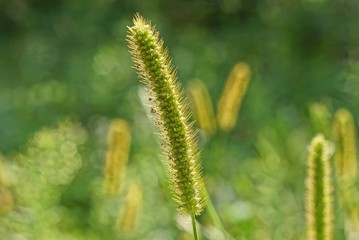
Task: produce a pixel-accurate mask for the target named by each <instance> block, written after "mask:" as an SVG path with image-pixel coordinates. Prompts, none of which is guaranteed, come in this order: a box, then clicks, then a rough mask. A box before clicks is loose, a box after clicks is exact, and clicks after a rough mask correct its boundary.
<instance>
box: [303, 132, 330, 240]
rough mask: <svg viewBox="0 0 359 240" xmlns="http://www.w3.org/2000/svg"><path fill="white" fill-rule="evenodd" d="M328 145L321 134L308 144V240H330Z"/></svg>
mask: <svg viewBox="0 0 359 240" xmlns="http://www.w3.org/2000/svg"><path fill="white" fill-rule="evenodd" d="M328 151H329V149H328V143H327V141H326V140H325V138H324V136H323V135H322V134H318V135H317V136H316V137H315V138H313V140H312V142H311V144H310V150H309V156H308V162H307V179H306V218H307V239H308V240H331V239H332V221H333V206H332V205H333V203H332V201H333V199H332V191H333V187H332V184H331V170H330V162H329V152H328Z"/></svg>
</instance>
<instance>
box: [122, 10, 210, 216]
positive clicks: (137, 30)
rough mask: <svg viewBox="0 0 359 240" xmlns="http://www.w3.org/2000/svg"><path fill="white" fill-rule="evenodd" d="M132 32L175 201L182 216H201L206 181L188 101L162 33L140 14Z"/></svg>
mask: <svg viewBox="0 0 359 240" xmlns="http://www.w3.org/2000/svg"><path fill="white" fill-rule="evenodd" d="M128 29H129V30H128V38H127V39H128V43H129V48H130V50H131V54H132V57H133V60H134V63H135V68H136V69H137V71H138V75H139V77H140V78H141V79H142V81H143V82H144V83H145V84H146V87H147V90H148V93H149V95H150V100H151V101H152V102H153V107H152V108H151V112H152V113H153V115H154V118H155V122H156V125H157V127H158V129H159V132H160V135H161V137H162V141H163V144H162V145H163V151H164V155H165V157H166V159H167V161H166V162H167V165H168V173H169V179H170V182H171V189H172V192H173V194H174V200H175V202H176V203H177V207H178V210H179V212H180V213H182V214H184V215H189V216H195V215H199V214H200V213H201V212H202V211H203V208H204V206H205V195H204V181H203V178H202V173H201V171H202V170H201V165H200V161H199V153H198V151H197V140H196V133H195V132H194V131H193V130H192V127H193V123H192V122H190V120H189V118H190V111H189V108H188V104H187V100H186V99H185V98H184V95H183V93H182V91H181V90H180V86H179V83H178V82H177V77H176V74H175V70H174V68H173V66H172V63H171V60H170V58H169V57H168V53H167V50H165V48H164V47H163V41H162V40H161V39H160V38H159V33H158V31H157V30H156V29H155V28H154V27H153V26H152V25H151V23H150V22H149V21H148V20H145V19H144V18H142V17H141V16H140V15H138V14H136V15H135V17H134V20H133V26H132V27H129V28H128Z"/></svg>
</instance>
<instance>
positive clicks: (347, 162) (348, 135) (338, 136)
mask: <svg viewBox="0 0 359 240" xmlns="http://www.w3.org/2000/svg"><path fill="white" fill-rule="evenodd" d="M355 133H356V128H355V124H354V120H353V117H352V115H351V113H350V112H349V111H348V110H347V109H344V108H341V109H339V110H338V111H337V112H336V113H335V116H334V121H333V137H334V141H335V146H336V151H335V155H334V156H335V171H336V176H337V178H338V179H339V180H341V181H342V180H343V181H345V183H348V184H354V182H355V180H356V175H357V149H356V134H355ZM341 183H343V182H341Z"/></svg>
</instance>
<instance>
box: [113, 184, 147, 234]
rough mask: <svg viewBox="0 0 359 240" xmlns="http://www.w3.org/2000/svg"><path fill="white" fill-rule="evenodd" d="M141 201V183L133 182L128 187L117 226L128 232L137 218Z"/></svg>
mask: <svg viewBox="0 0 359 240" xmlns="http://www.w3.org/2000/svg"><path fill="white" fill-rule="evenodd" d="M142 202H143V187H142V184H140V183H137V182H133V183H132V184H131V185H130V187H129V192H128V194H127V197H126V200H125V204H124V206H123V208H122V209H120V213H119V219H118V222H119V226H120V229H122V230H123V231H125V232H130V231H131V230H133V229H134V228H135V226H136V223H137V222H138V220H139V216H140V212H141V209H142Z"/></svg>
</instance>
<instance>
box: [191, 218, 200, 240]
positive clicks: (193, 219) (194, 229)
mask: <svg viewBox="0 0 359 240" xmlns="http://www.w3.org/2000/svg"><path fill="white" fill-rule="evenodd" d="M191 219H192V228H193V236H194V240H199V237H198V230H197V224H196V218H195V216H193V215H192V216H191Z"/></svg>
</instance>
